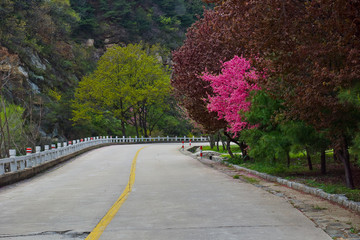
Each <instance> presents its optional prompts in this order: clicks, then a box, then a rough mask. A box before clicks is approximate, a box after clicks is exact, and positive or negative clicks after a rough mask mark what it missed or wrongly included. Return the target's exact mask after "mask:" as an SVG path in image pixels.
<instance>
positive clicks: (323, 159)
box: [321, 149, 326, 175]
mask: <svg viewBox="0 0 360 240" xmlns="http://www.w3.org/2000/svg"><path fill="white" fill-rule="evenodd" d="M321 174H324V175H325V174H326V153H325V149H323V150H321Z"/></svg>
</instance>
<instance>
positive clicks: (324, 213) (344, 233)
mask: <svg viewBox="0 0 360 240" xmlns="http://www.w3.org/2000/svg"><path fill="white" fill-rule="evenodd" d="M201 162H202V163H203V164H205V165H208V166H209V167H212V168H215V169H217V170H219V171H221V172H223V173H225V174H227V175H229V176H230V177H234V176H235V175H237V176H239V179H234V181H245V182H248V183H251V184H253V185H255V186H257V187H259V188H262V189H264V190H266V191H268V192H270V193H272V194H274V195H277V196H280V197H282V198H284V199H286V200H287V201H288V202H289V203H291V204H292V205H293V206H294V207H295V208H297V209H299V210H300V211H301V212H302V213H303V214H304V215H305V216H307V217H308V218H309V219H311V220H312V221H313V222H314V223H315V224H316V225H317V226H319V227H320V228H321V229H323V230H324V231H325V232H326V233H327V234H329V236H330V237H332V238H333V239H336V240H345V239H346V240H360V232H359V230H360V215H359V214H357V213H354V212H352V211H350V210H347V209H344V208H343V207H341V206H338V205H336V204H334V203H331V202H329V201H327V200H324V199H321V198H319V197H316V196H312V195H309V194H306V193H302V192H299V191H297V190H294V189H291V188H288V187H285V186H282V185H279V184H277V183H273V182H268V181H265V180H263V179H261V178H259V177H257V176H254V175H250V174H248V173H246V172H244V171H239V170H236V169H234V168H231V167H228V166H225V165H223V164H221V163H217V162H214V161H211V160H209V159H205V158H204V159H202V160H201ZM237 176H236V178H237Z"/></svg>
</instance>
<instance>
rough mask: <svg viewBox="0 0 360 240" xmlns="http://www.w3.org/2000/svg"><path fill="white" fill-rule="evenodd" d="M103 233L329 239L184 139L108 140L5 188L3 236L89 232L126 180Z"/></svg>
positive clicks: (18, 239) (0, 218)
mask: <svg viewBox="0 0 360 240" xmlns="http://www.w3.org/2000/svg"><path fill="white" fill-rule="evenodd" d="M142 147H145V148H144V149H142V150H140V152H139V155H138V157H137V163H136V171H134V172H135V173H136V174H135V182H134V185H133V186H132V191H131V192H130V193H129V195H128V198H127V199H126V201H125V202H124V203H123V204H122V206H121V207H120V209H119V211H118V212H117V213H116V215H115V217H114V218H113V219H111V221H109V222H108V225H107V227H106V229H105V230H104V232H103V233H102V234H101V236H100V239H102V240H105V239H108V240H110V239H111V240H116V239H121V240H147V239H151V240H153V239H156V240H205V239H206V240H232V239H234V240H235V239H237V240H238V239H246V240H251V239H254V240H255V239H256V240H257V239H266V240H272V239H274V240H275V239H286V240H297V239H298V240H304V239H306V240H312V239H313V240H329V239H331V238H330V237H329V236H328V235H327V234H326V233H324V232H323V231H322V230H321V229H319V228H316V227H315V225H314V223H313V222H311V221H310V220H309V219H308V218H306V217H305V216H304V215H303V214H302V213H301V212H300V211H298V210H297V209H295V208H293V207H292V206H291V205H290V204H289V203H287V202H286V201H285V200H284V199H282V198H280V197H277V196H274V195H272V194H270V193H268V192H266V191H264V190H262V189H260V188H257V187H255V186H253V185H251V184H248V183H239V182H238V181H235V180H234V179H232V178H230V177H229V176H227V175H225V174H223V173H220V172H217V171H216V170H214V169H212V168H209V167H207V166H205V165H203V164H201V163H200V162H198V161H197V160H195V159H193V158H191V157H189V156H185V155H183V154H182V153H180V152H179V147H180V146H179V144H151V145H150V144H148V145H127V146H125V145H122V146H121V145H119V146H109V147H104V148H101V149H97V150H93V151H90V152H87V153H85V154H83V155H81V156H79V157H76V158H75V159H73V160H71V161H70V162H67V163H65V164H63V165H61V166H58V167H56V168H54V169H52V170H50V171H48V172H46V173H43V174H41V175H39V176H36V177H34V178H32V179H29V180H26V181H23V182H20V183H17V184H14V185H11V186H8V187H4V188H1V189H0V239H5V240H11V239H14V240H25V239H28V240H35V239H36V240H42V239H44V240H45V239H46V240H52V239H54V240H57V239H76V240H78V239H85V238H86V237H87V236H88V234H89V233H90V232H92V231H93V229H94V228H95V226H97V224H98V223H99V222H100V220H101V219H103V217H104V216H105V214H106V213H107V212H108V211H109V209H110V208H111V207H112V206H113V204H114V203H115V202H116V201H117V200H118V199H119V196H120V195H121V194H122V192H123V191H124V189H125V188H126V186H127V184H128V182H129V175H130V172H131V165H132V163H133V159H134V156H135V154H136V152H137V151H138V150H139V149H140V148H142Z"/></svg>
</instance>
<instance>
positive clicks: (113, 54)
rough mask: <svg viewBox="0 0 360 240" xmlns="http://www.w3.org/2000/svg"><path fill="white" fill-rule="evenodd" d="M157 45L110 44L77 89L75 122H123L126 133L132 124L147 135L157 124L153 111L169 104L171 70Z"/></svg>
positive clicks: (74, 111)
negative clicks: (124, 45) (164, 61)
mask: <svg viewBox="0 0 360 240" xmlns="http://www.w3.org/2000/svg"><path fill="white" fill-rule="evenodd" d="M157 49H158V47H157V46H153V47H148V48H146V47H144V46H143V45H142V44H129V45H127V46H126V47H121V46H117V45H115V46H113V47H111V48H109V49H108V50H107V51H106V53H105V54H104V55H103V56H102V57H101V58H100V60H99V62H98V65H97V68H96V70H95V71H94V72H93V73H92V74H90V75H88V76H86V77H84V78H83V79H82V81H80V83H79V86H78V88H77V89H76V93H75V100H74V103H73V105H72V106H73V109H74V110H73V121H74V123H75V125H83V126H84V125H99V124H100V123H101V122H102V123H103V124H105V125H106V124H109V123H110V124H111V123H113V124H115V123H120V125H121V131H122V134H123V135H124V136H126V128H127V125H128V124H131V125H133V126H134V127H135V129H136V132H137V135H138V136H139V134H140V133H142V134H143V135H145V136H147V135H148V134H149V130H150V129H151V128H152V124H154V122H155V124H156V120H155V119H151V118H155V117H156V116H153V115H151V112H154V109H155V108H156V109H159V108H160V109H161V108H166V98H167V97H168V96H169V92H170V72H169V70H168V69H167V68H166V67H164V65H163V63H162V61H161V59H160V58H159V56H157V55H156V50H157ZM107 127H109V126H107ZM107 133H111V131H110V132H109V131H108V132H107Z"/></svg>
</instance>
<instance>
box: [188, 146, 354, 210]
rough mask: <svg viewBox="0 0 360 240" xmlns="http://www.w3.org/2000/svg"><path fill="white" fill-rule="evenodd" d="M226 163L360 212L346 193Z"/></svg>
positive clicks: (216, 157)
mask: <svg viewBox="0 0 360 240" xmlns="http://www.w3.org/2000/svg"><path fill="white" fill-rule="evenodd" d="M186 152H188V151H186ZM191 155H192V157H194V158H196V159H198V160H200V159H201V158H200V157H198V156H197V155H196V154H192V153H191ZM207 159H209V160H212V161H215V162H224V160H225V159H224V158H222V157H220V156H212V157H211V158H207ZM224 164H225V165H228V166H231V167H233V168H235V169H237V170H241V171H245V172H248V173H250V174H253V175H255V176H258V177H260V178H262V179H265V180H267V181H270V182H277V183H279V184H281V185H284V186H287V187H289V188H292V189H295V190H298V191H301V192H304V193H307V194H311V195H314V196H317V197H320V198H323V199H326V200H328V201H330V202H333V203H335V204H338V205H341V206H343V207H345V208H347V209H350V210H352V211H354V212H357V213H360V202H354V201H351V200H348V198H347V197H346V196H344V195H340V194H330V193H326V192H324V190H322V189H319V188H313V187H309V186H306V185H305V184H302V183H297V182H292V181H289V180H286V179H284V178H280V177H277V176H273V175H270V174H267V173H262V172H258V171H255V170H251V169H248V168H244V167H240V166H238V165H234V164H230V163H227V162H224Z"/></svg>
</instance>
